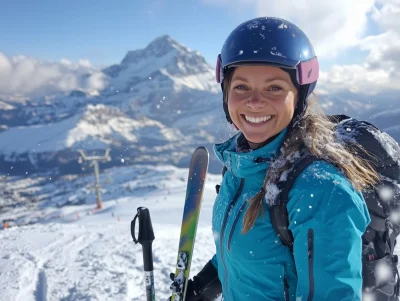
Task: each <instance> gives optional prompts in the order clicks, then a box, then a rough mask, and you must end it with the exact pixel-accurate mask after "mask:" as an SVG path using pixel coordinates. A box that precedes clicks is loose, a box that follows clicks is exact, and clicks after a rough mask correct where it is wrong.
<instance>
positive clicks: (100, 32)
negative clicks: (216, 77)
mask: <svg viewBox="0 0 400 301" xmlns="http://www.w3.org/2000/svg"><path fill="white" fill-rule="evenodd" d="M399 10H400V3H399V2H398V0H362V1H355V0H354V1H349V0H335V1H321V0H301V1H295V2H293V1H288V0H287V1H285V0H118V1H117V0H115V1H111V0H107V1H106V0H35V1H27V0H13V1H1V0H0V77H1V81H0V94H1V93H8V94H10V93H21V91H25V93H28V92H27V91H28V90H29V91H32V93H33V91H36V92H37V91H41V90H42V89H44V87H45V86H46V84H47V83H50V82H51V83H54V82H57V83H59V85H58V86H59V88H60V89H64V90H65V89H66V88H65V85H64V80H65V79H68V78H70V79H71V82H72V83H75V82H79V78H80V74H83V73H85V72H86V71H87V69H88V68H89V69H91V68H92V67H91V66H94V67H95V68H102V67H106V66H109V65H111V64H116V63H119V62H120V61H121V60H122V59H123V57H124V56H125V54H126V53H127V52H128V51H130V50H136V49H140V48H144V47H146V46H147V45H148V44H149V43H150V42H151V41H152V40H154V39H155V38H157V37H159V36H162V35H165V34H168V35H170V36H171V37H172V38H173V39H175V40H177V41H178V42H179V43H181V44H184V45H186V46H188V47H189V48H191V49H194V50H197V51H199V52H200V53H201V54H202V55H203V56H204V57H205V59H206V60H207V62H208V63H209V64H210V65H211V66H213V65H214V64H215V60H216V57H217V55H218V53H219V51H220V49H221V47H222V44H223V42H224V41H225V39H226V37H227V36H228V35H229V33H230V32H231V31H232V30H233V29H234V28H235V27H236V26H237V25H239V24H240V23H241V22H243V21H245V20H249V19H251V18H255V17H260V16H275V17H281V18H284V19H287V20H289V21H292V22H293V23H295V24H297V25H298V26H299V27H300V28H301V29H303V31H305V32H306V34H307V35H308V36H309V38H310V40H311V41H312V43H313V45H314V48H315V50H316V54H317V56H318V60H319V62H320V65H321V73H320V80H319V85H318V86H319V88H320V91H319V92H320V93H331V92H332V91H333V92H335V93H336V92H337V91H351V92H352V93H366V94H372V95H375V94H377V93H382V92H386V91H388V90H396V91H398V90H399V87H400V72H397V70H400V55H398V54H400V44H399V43H398V41H400V26H399V22H398V11H399ZM19 55H23V56H24V57H17V56H19ZM36 59H39V61H37V60H36ZM87 61H89V62H90V63H91V64H92V65H90V64H88V63H87ZM91 70H92V69H91ZM32 78H34V79H35V80H36V81H32V80H31V79H32ZM58 86H57V87H58ZM72 86H73V87H74V89H77V88H78V87H76V84H72ZM68 87H70V86H68ZM24 89H25V90H24ZM64 90H63V91H64ZM396 93H397V92H396Z"/></svg>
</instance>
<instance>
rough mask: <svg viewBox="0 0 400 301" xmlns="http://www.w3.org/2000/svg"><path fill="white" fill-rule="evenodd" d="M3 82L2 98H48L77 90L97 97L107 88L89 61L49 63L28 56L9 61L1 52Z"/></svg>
mask: <svg viewBox="0 0 400 301" xmlns="http://www.w3.org/2000/svg"><path fill="white" fill-rule="evenodd" d="M0 79H1V80H0V94H1V95H24V96H36V95H49V94H52V93H55V92H69V91H71V90H76V89H81V90H84V91H86V92H89V93H94V92H95V90H101V89H103V88H104V87H105V86H106V84H107V79H106V76H105V75H104V74H103V73H101V72H99V71H97V70H96V69H95V68H94V67H93V66H92V65H91V63H90V62H89V61H88V60H79V61H78V63H73V62H71V61H69V60H67V59H62V60H60V61H59V62H48V61H41V60H37V59H34V58H31V57H26V56H13V57H7V56H6V55H4V54H3V53H1V52H0Z"/></svg>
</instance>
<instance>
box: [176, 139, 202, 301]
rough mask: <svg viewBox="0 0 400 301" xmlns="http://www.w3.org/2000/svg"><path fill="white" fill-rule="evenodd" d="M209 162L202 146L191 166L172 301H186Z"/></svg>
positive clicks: (194, 154) (196, 151)
mask: <svg viewBox="0 0 400 301" xmlns="http://www.w3.org/2000/svg"><path fill="white" fill-rule="evenodd" d="M208 162H209V155H208V151H207V149H206V148H204V147H202V146H201V147H198V148H197V149H196V150H195V151H194V153H193V155H192V158H191V161H190V166H189V176H188V182H187V188H186V197H185V207H184V210H183V218H182V226H181V234H180V239H179V249H178V257H177V264H176V271H175V279H174V282H173V283H172V285H171V291H172V297H171V301H184V300H185V297H186V289H187V282H188V279H189V272H190V264H191V262H192V255H193V247H194V241H195V237H196V230H197V223H198V220H199V214H200V207H201V202H202V196H203V190H204V183H205V179H206V176H207V170H208Z"/></svg>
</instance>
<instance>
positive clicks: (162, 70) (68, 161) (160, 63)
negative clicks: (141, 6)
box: [0, 35, 400, 176]
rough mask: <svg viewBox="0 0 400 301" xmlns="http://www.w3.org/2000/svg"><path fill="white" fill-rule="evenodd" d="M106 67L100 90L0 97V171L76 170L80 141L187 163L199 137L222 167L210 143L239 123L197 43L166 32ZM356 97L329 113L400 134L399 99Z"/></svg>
mask: <svg viewBox="0 0 400 301" xmlns="http://www.w3.org/2000/svg"><path fill="white" fill-rule="evenodd" d="M102 72H103V73H104V74H105V76H106V78H107V82H108V86H107V87H106V88H105V89H104V90H102V91H99V93H97V94H89V93H88V92H87V91H86V92H85V91H71V92H69V93H68V94H62V93H58V94H55V95H44V96H42V97H38V98H34V99H29V98H24V97H21V96H17V97H14V98H9V97H0V172H1V173H3V174H18V175H22V176H27V175H28V176H29V174H32V173H36V172H50V173H53V174H54V173H56V174H66V173H70V174H71V173H72V174H75V173H78V172H80V170H81V166H80V165H79V164H78V161H77V160H78V152H77V150H78V149H83V150H86V151H87V152H89V153H93V154H101V153H104V151H105V149H107V148H110V149H111V158H112V160H111V162H107V163H106V165H104V166H103V167H111V166H119V165H127V164H131V163H149V164H160V163H170V164H173V165H176V166H187V163H188V158H189V156H190V153H191V152H192V151H193V150H194V149H195V148H196V147H197V146H199V145H204V146H206V147H207V148H208V149H209V151H210V153H211V164H210V171H211V172H219V171H220V168H221V166H220V164H219V163H218V162H217V161H216V158H215V156H214V155H213V152H212V149H211V146H212V144H213V143H215V142H220V141H222V140H224V139H226V138H228V137H229V136H230V135H231V134H232V133H233V132H234V130H233V128H232V127H229V126H228V124H227V122H226V120H225V116H224V114H223V111H222V95H221V93H220V87H219V85H218V84H217V83H216V82H215V79H214V67H213V66H210V65H208V64H207V63H206V61H205V59H204V58H203V57H202V56H201V55H200V54H199V53H198V52H197V51H194V50H191V49H189V48H187V47H185V46H183V45H181V44H179V43H178V42H177V41H175V40H173V39H172V38H171V37H169V36H168V35H164V36H161V37H159V38H157V39H155V40H154V41H152V42H151V43H150V44H149V45H148V46H147V47H146V48H144V49H139V50H134V51H129V52H128V53H127V54H126V55H125V57H124V58H123V59H122V60H121V62H120V63H119V64H116V65H113V66H110V67H108V68H105V69H103V70H102ZM87 76H89V75H87ZM358 97H359V96H357V95H353V94H347V95H321V96H320V99H321V103H322V104H323V106H324V108H325V109H326V110H327V112H328V113H346V114H348V115H350V116H355V117H357V118H363V119H367V120H369V121H371V122H373V123H375V124H376V125H377V126H379V127H381V128H382V129H384V130H387V131H388V132H389V133H390V134H392V135H393V136H394V137H395V138H396V139H398V141H400V129H399V125H400V123H399V121H398V120H399V117H400V112H399V111H398V110H394V108H396V103H397V102H395V101H393V100H392V99H388V100H379V101H378V100H376V99H375V98H373V97H370V98H366V97H364V99H359V98H358ZM397 105H398V104H397ZM385 112H387V113H385Z"/></svg>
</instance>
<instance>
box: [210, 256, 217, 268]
mask: <svg viewBox="0 0 400 301" xmlns="http://www.w3.org/2000/svg"><path fill="white" fill-rule="evenodd" d="M210 261H211V263H212V264H213V266H214V268H215V269H216V270H218V261H217V255H216V254H214V256H213V257H212V258H211V260H210Z"/></svg>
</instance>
